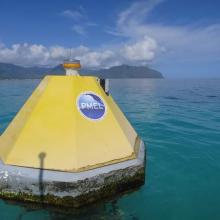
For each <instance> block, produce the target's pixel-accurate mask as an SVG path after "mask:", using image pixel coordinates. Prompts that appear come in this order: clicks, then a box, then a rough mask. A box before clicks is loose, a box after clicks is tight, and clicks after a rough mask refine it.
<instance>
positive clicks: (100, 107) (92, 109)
mask: <svg viewBox="0 0 220 220" xmlns="http://www.w3.org/2000/svg"><path fill="white" fill-rule="evenodd" d="M77 107H78V109H79V111H80V113H81V114H82V115H83V116H85V117H86V118H88V119H91V120H100V119H103V117H104V116H105V113H106V106H105V103H104V101H103V100H102V98H101V97H100V96H98V95H97V94H95V93H93V92H84V93H82V94H80V95H79V97H78V99H77Z"/></svg>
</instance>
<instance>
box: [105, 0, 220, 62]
mask: <svg viewBox="0 0 220 220" xmlns="http://www.w3.org/2000/svg"><path fill="white" fill-rule="evenodd" d="M162 2H163V1H162V0H150V1H144V2H136V3H133V4H132V5H131V6H130V7H129V8H127V9H125V10H124V11H122V12H121V13H120V14H119V15H118V19H117V21H116V26H115V28H112V29H111V30H108V31H107V32H108V33H110V34H113V35H116V36H121V37H122V36H124V37H126V38H128V39H132V40H137V41H138V40H139V39H143V38H144V37H146V36H147V37H148V38H150V39H152V40H154V42H155V43H156V44H157V46H158V47H159V51H160V52H161V54H160V56H159V58H160V59H175V61H180V62H193V61H210V60H212V61H213V60H216V59H219V57H220V24H210V25H201V24H200V25H196V24H189V25H165V24H162V23H149V22H147V18H148V15H149V13H150V12H151V11H152V10H154V9H155V8H156V6H157V5H158V4H160V3H162ZM138 48H139V50H138V51H139V52H138V53H140V54H141V53H142V51H141V47H138ZM127 52H128V53H129V51H127Z"/></svg>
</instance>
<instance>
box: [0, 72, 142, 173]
mask: <svg viewBox="0 0 220 220" xmlns="http://www.w3.org/2000/svg"><path fill="white" fill-rule="evenodd" d="M86 91H90V92H92V93H94V94H97V95H98V96H100V97H101V98H102V100H103V101H104V103H105V105H106V112H105V115H104V116H103V118H102V119H101V120H89V119H88V118H86V117H84V116H83V115H82V114H81V113H80V111H79V109H78V108H77V99H78V97H79V95H80V94H82V93H84V92H86ZM137 140H138V138H137V134H136V132H135V130H134V129H133V128H132V126H131V125H130V123H129V122H128V120H127V119H126V117H125V116H124V115H123V113H122V112H121V111H120V109H119V108H118V106H117V105H116V104H115V102H114V100H113V99H112V97H111V96H108V95H106V94H105V92H104V90H103V89H102V88H101V86H100V85H99V82H98V81H97V79H96V78H95V77H83V76H47V77H45V78H44V79H43V80H42V82H41V83H40V85H39V86H38V87H37V89H36V90H35V91H34V93H33V94H32V96H31V97H30V98H29V99H28V101H27V102H26V103H25V105H24V106H23V108H22V109H21V110H20V112H19V113H18V114H17V116H16V117H15V118H14V120H13V121H12V123H11V124H10V125H9V127H8V128H7V129H6V130H5V132H4V133H3V135H2V136H1V137H0V157H1V159H2V161H3V162H4V163H5V164H10V165H16V166H23V167H31V168H42V167H40V166H41V165H40V162H39V155H40V154H42V153H44V154H45V159H44V167H43V168H44V169H49V170H59V171H69V172H79V171H85V170H89V169H92V168H97V167H102V166H105V165H109V164H113V163H117V162H121V161H125V160H129V159H134V158H136V154H135V152H137V149H135V146H139V144H137Z"/></svg>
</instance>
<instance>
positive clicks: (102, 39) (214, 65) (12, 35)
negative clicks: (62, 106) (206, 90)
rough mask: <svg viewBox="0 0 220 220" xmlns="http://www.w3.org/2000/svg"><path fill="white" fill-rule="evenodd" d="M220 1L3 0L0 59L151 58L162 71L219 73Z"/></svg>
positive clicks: (88, 61) (110, 61)
mask: <svg viewBox="0 0 220 220" xmlns="http://www.w3.org/2000/svg"><path fill="white" fill-rule="evenodd" d="M219 9H220V1H217V0H212V1H202V0H200V1H197V0H194V1H193V0H192V1H189V0H185V1H177V0H146V1H130V0H126V1H125V0H121V1H114V0H111V1H107V0H102V1H101V0H96V1H91V0H87V1H86V0H81V1H77V0H74V1H73V0H62V1H61V0H59V1H58V0H54V1H52V0H51V1H49V0H45V1H40V0H39V1H30V0H29V1H27V0H19V1H15V0H14V1H12V0H0V62H8V63H15V64H20V65H25V66H35V65H39V66H53V65H56V64H58V63H60V62H62V60H63V59H64V58H65V57H68V56H69V54H70V48H71V53H72V56H73V57H76V58H78V59H80V60H81V62H82V64H83V65H84V66H85V67H89V68H100V67H104V68H107V67H110V66H114V65H120V64H123V63H125V64H131V65H148V66H151V67H154V68H156V69H158V70H160V71H161V72H162V73H164V75H165V76H167V77H183V78H185V77H219V76H220V13H219Z"/></svg>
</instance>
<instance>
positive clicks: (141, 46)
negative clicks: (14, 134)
mask: <svg viewBox="0 0 220 220" xmlns="http://www.w3.org/2000/svg"><path fill="white" fill-rule="evenodd" d="M156 51H157V43H156V41H155V40H154V39H152V38H149V37H147V36H145V37H144V38H143V39H142V40H139V41H138V42H136V43H134V44H127V45H125V46H124V47H123V48H122V49H121V53H122V54H123V55H124V57H125V58H126V59H127V60H130V61H145V62H147V61H150V60H153V59H154V57H155V54H156Z"/></svg>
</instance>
